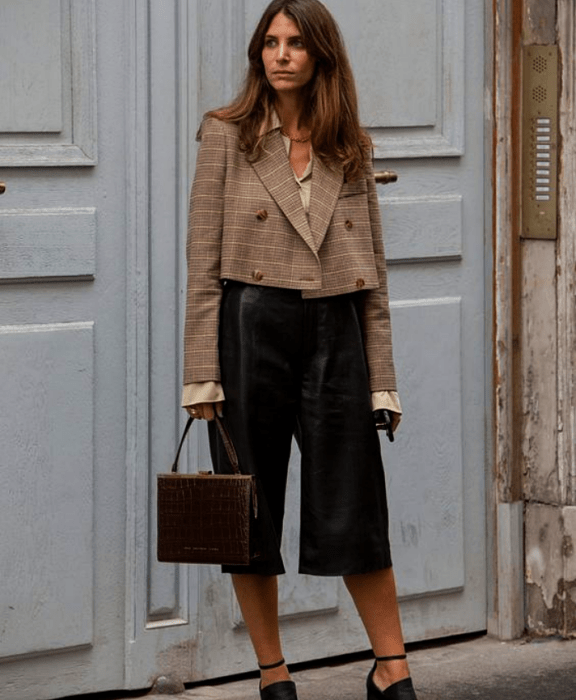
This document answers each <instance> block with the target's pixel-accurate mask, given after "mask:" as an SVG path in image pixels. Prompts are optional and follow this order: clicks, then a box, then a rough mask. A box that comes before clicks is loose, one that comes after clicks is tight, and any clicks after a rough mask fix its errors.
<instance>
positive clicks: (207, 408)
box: [186, 401, 224, 420]
mask: <svg viewBox="0 0 576 700" xmlns="http://www.w3.org/2000/svg"><path fill="white" fill-rule="evenodd" d="M186 411H187V412H188V413H189V415H191V416H192V418H197V419H201V420H214V416H215V415H216V414H218V417H219V418H222V416H223V415H224V401H216V402H214V403H212V402H206V403H195V404H194V405H193V406H186Z"/></svg>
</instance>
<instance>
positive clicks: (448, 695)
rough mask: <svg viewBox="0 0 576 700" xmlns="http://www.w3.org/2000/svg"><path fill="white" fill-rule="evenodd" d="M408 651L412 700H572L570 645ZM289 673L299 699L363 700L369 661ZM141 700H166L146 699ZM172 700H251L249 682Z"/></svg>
mask: <svg viewBox="0 0 576 700" xmlns="http://www.w3.org/2000/svg"><path fill="white" fill-rule="evenodd" d="M408 651H409V662H410V668H411V672H412V678H413V680H414V685H415V688H416V692H417V694H418V700H477V699H478V698H486V699H487V700H488V699H489V700H576V640H569V641H564V640H561V639H558V638H552V639H536V640H519V641H514V642H500V641H498V640H496V639H491V638H489V637H476V638H472V639H466V640H464V641H457V642H454V643H449V642H448V643H447V642H438V643H432V644H430V645H427V646H417V647H416V648H415V649H413V650H410V648H409V649H408ZM329 664H330V661H329V660H328V661H327V662H326V665H324V666H319V667H316V668H312V669H307V670H302V671H296V672H294V673H292V677H293V679H294V680H295V681H296V684H297V686H298V698H299V700H364V698H365V697H366V691H365V686H364V684H365V680H366V676H367V675H368V672H369V670H370V668H371V666H372V662H371V661H370V660H362V661H353V662H350V663H345V664H342V665H332V666H331V665H329ZM145 697H146V700H167V696H166V695H151V694H149V695H147V696H145ZM168 697H171V698H173V700H257V698H258V684H257V680H255V679H248V680H241V681H232V682H228V683H219V684H214V685H202V686H197V687H194V688H191V689H189V690H187V691H185V692H184V693H182V694H179V695H172V696H168Z"/></svg>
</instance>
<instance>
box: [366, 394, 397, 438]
mask: <svg viewBox="0 0 576 700" xmlns="http://www.w3.org/2000/svg"><path fill="white" fill-rule="evenodd" d="M382 408H385V409H386V410H387V411H390V413H392V416H391V418H392V430H396V428H397V427H398V425H399V423H400V420H401V417H402V406H401V405H400V397H399V396H398V392H397V391H373V392H372V410H373V411H379V410H380V409H382Z"/></svg>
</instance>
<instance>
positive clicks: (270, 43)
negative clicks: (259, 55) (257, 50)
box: [264, 38, 276, 49]
mask: <svg viewBox="0 0 576 700" xmlns="http://www.w3.org/2000/svg"><path fill="white" fill-rule="evenodd" d="M264 46H265V48H267V49H272V48H274V46H276V39H272V38H268V39H266V41H265V42H264Z"/></svg>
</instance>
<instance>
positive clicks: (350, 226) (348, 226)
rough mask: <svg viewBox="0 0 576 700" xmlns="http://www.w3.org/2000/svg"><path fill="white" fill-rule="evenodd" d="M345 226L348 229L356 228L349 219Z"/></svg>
mask: <svg viewBox="0 0 576 700" xmlns="http://www.w3.org/2000/svg"><path fill="white" fill-rule="evenodd" d="M344 225H345V226H346V228H354V224H353V223H352V222H351V221H350V219H347V220H346V223H345V224H344Z"/></svg>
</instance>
